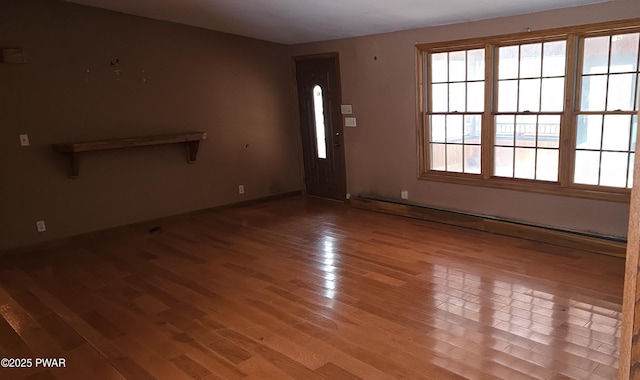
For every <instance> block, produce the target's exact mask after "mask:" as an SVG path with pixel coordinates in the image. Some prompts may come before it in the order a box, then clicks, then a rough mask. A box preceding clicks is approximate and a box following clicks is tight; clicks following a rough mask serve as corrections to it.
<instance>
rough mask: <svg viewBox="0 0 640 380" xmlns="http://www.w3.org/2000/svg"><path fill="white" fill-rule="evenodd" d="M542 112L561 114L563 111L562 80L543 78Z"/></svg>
mask: <svg viewBox="0 0 640 380" xmlns="http://www.w3.org/2000/svg"><path fill="white" fill-rule="evenodd" d="M540 110H541V111H542V112H561V111H562V110H564V78H545V79H543V80H542V104H541V107H540Z"/></svg>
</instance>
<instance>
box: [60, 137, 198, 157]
mask: <svg viewBox="0 0 640 380" xmlns="http://www.w3.org/2000/svg"><path fill="white" fill-rule="evenodd" d="M206 138H207V133H206V132H183V133H171V134H166V135H154V136H138V137H129V138H122V139H107V140H94V141H80V142H74V143H65V144H53V149H54V150H55V151H56V152H58V153H80V152H95V151H98V150H110V149H122V148H134V147H138V146H150V145H163V144H175V143H184V142H190V141H200V140H204V139H206Z"/></svg>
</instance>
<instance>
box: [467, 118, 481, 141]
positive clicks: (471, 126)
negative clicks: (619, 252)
mask: <svg viewBox="0 0 640 380" xmlns="http://www.w3.org/2000/svg"><path fill="white" fill-rule="evenodd" d="M481 138H482V116H480V115H465V116H464V143H465V144H480V141H481Z"/></svg>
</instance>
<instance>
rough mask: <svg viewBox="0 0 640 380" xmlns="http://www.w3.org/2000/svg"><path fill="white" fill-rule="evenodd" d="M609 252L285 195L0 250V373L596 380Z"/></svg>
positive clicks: (613, 352)
mask: <svg viewBox="0 0 640 380" xmlns="http://www.w3.org/2000/svg"><path fill="white" fill-rule="evenodd" d="M624 269H625V268H624V260H622V259H621V258H617V257H612V256H606V255H600V254H595V253H592V252H587V251H584V250H578V249H573V248H566V247H560V246H554V245H549V244H546V243H539V242H535V241H530V240H522V239H517V238H513V237H507V236H501V235H495V234H488V233H486V232H482V231H476V230H469V229H466V228H459V227H455V226H450V225H445V224H440V223H433V222H429V221H424V220H419V219H412V218H401V217H397V216H392V215H385V214H383V213H377V212H370V211H367V210H361V209H357V208H353V207H349V206H347V205H342V204H334V203H332V202H325V201H322V200H316V199H308V198H303V197H289V198H284V199H279V200H274V201H272V202H264V203H257V204H252V205H250V206H246V207H236V208H224V209H216V210H211V211H209V212H205V213H198V214H193V215H188V216H183V217H181V218H175V219H171V220H168V221H166V223H164V224H163V226H162V230H161V231H160V232H159V233H155V234H151V235H150V234H148V233H146V231H141V230H140V229H139V228H138V227H135V228H134V227H132V228H131V229H130V230H129V231H121V232H119V233H117V234H115V235H114V234H110V235H94V236H92V237H87V238H83V239H78V240H74V241H71V242H69V243H68V244H66V245H64V246H61V247H56V248H48V249H42V250H39V251H36V252H33V253H31V254H24V255H11V256H2V257H0V357H2V356H10V357H13V356H20V357H38V356H42V355H54V356H59V357H65V358H67V362H68V363H69V364H70V366H69V367H68V368H66V369H64V368H59V369H49V370H47V371H42V369H40V370H36V369H33V370H32V371H21V372H18V371H12V372H7V370H6V369H0V378H4V377H7V376H10V378H12V379H13V378H16V379H22V378H39V377H43V378H47V377H48V378H88V377H95V376H98V377H99V378H127V377H128V378H142V379H144V378H158V379H164V378H166V379H187V378H200V379H219V378H229V379H242V378H249V379H262V378H284V379H286V378H293V379H298V378H305V379H321V378H353V379H358V378H360V379H368V380H369V379H373V380H386V379H394V378H425V379H430V378H432V379H438V380H440V379H445V380H446V379H462V378H465V379H509V380H511V379H536V378H537V379H566V378H574V379H585V378H592V379H610V378H612V376H614V374H615V373H616V372H617V365H618V364H617V362H618V358H619V352H620V345H621V340H624V334H621V316H622V312H621V311H622V288H623V280H622V276H623V273H624Z"/></svg>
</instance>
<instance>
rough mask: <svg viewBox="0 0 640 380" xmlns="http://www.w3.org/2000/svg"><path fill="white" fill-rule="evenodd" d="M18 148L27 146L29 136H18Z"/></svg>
mask: <svg viewBox="0 0 640 380" xmlns="http://www.w3.org/2000/svg"><path fill="white" fill-rule="evenodd" d="M20 146H29V135H20Z"/></svg>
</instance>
